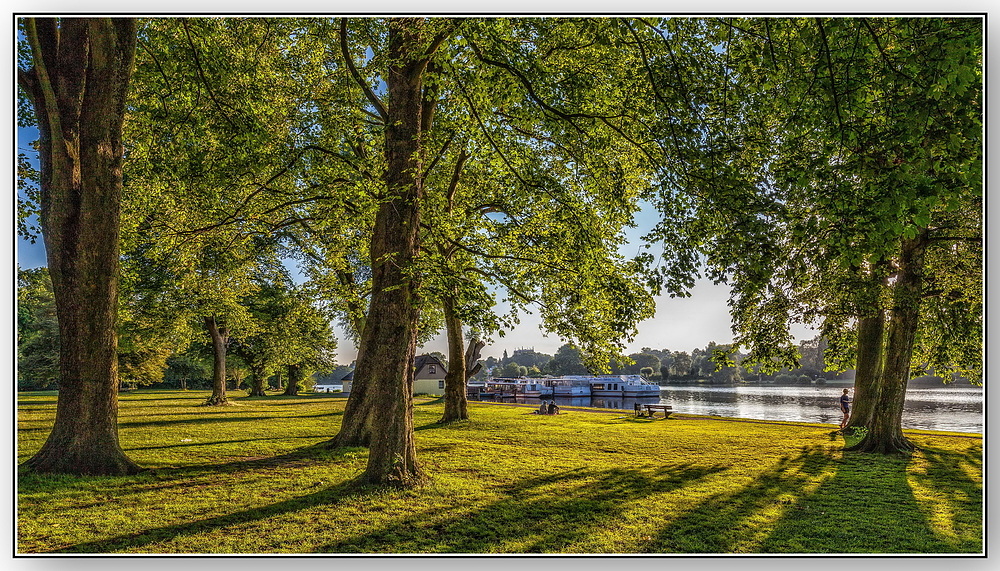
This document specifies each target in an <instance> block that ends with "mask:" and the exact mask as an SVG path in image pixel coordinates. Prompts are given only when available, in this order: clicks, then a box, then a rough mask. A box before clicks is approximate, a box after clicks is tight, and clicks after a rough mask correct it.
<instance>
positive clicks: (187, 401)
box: [18, 390, 982, 553]
mask: <svg viewBox="0 0 1000 571" xmlns="http://www.w3.org/2000/svg"><path fill="white" fill-rule="evenodd" d="M206 397H207V393H204V392H196V391H184V392H181V391H160V392H157V391H142V390H140V391H136V392H133V393H127V394H123V395H121V443H122V446H123V448H124V449H125V450H126V452H127V453H128V454H129V456H130V457H132V458H133V459H134V460H135V461H137V462H138V463H139V464H141V465H143V466H145V467H148V468H151V469H150V470H148V471H146V472H144V473H142V474H139V475H137V476H133V477H125V478H75V477H65V476H62V477H51V476H33V475H22V476H21V477H20V478H19V482H18V549H19V552H21V553H45V552H52V551H66V552H89V553H104V552H110V553H114V552H136V553H295V552H302V553H327V552H329V553H979V552H981V551H982V539H981V535H982V505H981V504H982V500H981V498H982V462H981V455H982V441H981V439H980V438H969V437H967V436H966V437H959V436H948V435H938V434H934V433H927V432H921V433H919V434H914V435H913V439H914V441H915V442H916V443H917V444H918V446H920V447H921V449H920V451H918V453H917V454H915V455H914V457H913V458H911V459H901V458H883V457H879V456H873V455H861V454H850V453H848V454H845V453H844V452H843V450H842V447H843V438H841V437H837V438H835V439H831V438H830V433H831V429H832V426H830V425H810V424H795V423H773V424H769V423H760V422H742V421H732V420H723V419H709V418H705V417H695V416H687V415H683V414H678V415H675V418H670V419H668V420H656V421H648V420H645V421H638V420H636V419H634V418H633V417H631V416H630V415H628V414H620V413H592V412H582V411H567V412H566V413H565V414H560V415H558V416H552V417H550V416H539V415H533V414H531V409H530V408H522V407H511V406H496V405H489V404H482V403H472V404H470V416H471V419H470V420H469V421H463V422H458V423H452V424H447V425H439V424H437V421H438V420H439V419H440V418H441V415H442V412H443V405H442V403H441V402H440V401H439V400H438V401H436V402H435V401H434V400H432V399H420V400H418V402H417V406H415V407H414V425H415V426H416V428H417V430H416V440H417V447H418V457H419V459H420V462H421V465H422V467H423V469H424V470H425V471H426V472H427V473H428V475H429V476H430V479H429V481H428V483H427V484H426V485H425V486H423V487H421V488H417V489H414V490H402V491H401V490H382V489H375V488H358V487H356V486H354V485H352V479H353V478H354V477H356V476H357V475H358V474H360V473H361V472H362V471H363V469H364V467H365V463H366V461H367V450H366V449H364V448H348V449H340V450H331V449H328V448H327V447H326V446H325V445H324V443H325V442H326V441H327V440H329V439H330V438H331V437H332V436H333V435H334V434H336V432H337V429H338V426H339V424H340V418H341V414H342V411H343V407H344V403H345V402H346V399H344V398H343V397H338V396H319V395H303V396H302V397H268V398H257V399H245V398H238V399H237V402H238V403H239V404H240V406H237V407H226V408H218V409H213V408H210V407H199V406H198V405H199V404H201V402H203V401H204V399H205V398H206ZM20 405H21V407H20V409H19V416H18V423H19V435H18V445H19V449H18V457H19V459H20V460H21V461H23V460H25V459H26V458H28V457H30V455H31V454H32V453H34V451H35V450H37V449H38V447H39V446H41V443H42V442H43V441H44V438H45V436H46V434H47V430H48V427H50V426H51V421H52V417H53V414H54V409H55V399H54V396H53V395H23V396H22V397H21V399H20ZM125 507H127V509H123V508H125Z"/></svg>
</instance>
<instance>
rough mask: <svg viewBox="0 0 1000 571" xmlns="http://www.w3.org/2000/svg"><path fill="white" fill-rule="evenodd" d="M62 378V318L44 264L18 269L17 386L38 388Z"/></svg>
mask: <svg viewBox="0 0 1000 571" xmlns="http://www.w3.org/2000/svg"><path fill="white" fill-rule="evenodd" d="M58 381H59V322H58V321H57V320H56V303H55V298H54V297H53V294H52V282H51V280H50V279H49V272H48V270H46V269H45V268H34V269H29V270H24V269H21V268H20V267H19V268H18V269H17V388H18V390H37V389H43V388H46V387H49V386H52V385H55V384H56V383H57V382H58Z"/></svg>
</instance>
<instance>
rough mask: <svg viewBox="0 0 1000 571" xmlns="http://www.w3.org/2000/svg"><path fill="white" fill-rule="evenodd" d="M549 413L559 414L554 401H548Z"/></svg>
mask: <svg viewBox="0 0 1000 571" xmlns="http://www.w3.org/2000/svg"><path fill="white" fill-rule="evenodd" d="M549 414H559V407H557V406H556V401H552V402H550V403H549Z"/></svg>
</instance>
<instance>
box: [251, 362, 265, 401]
mask: <svg viewBox="0 0 1000 571" xmlns="http://www.w3.org/2000/svg"><path fill="white" fill-rule="evenodd" d="M266 375H267V373H266V372H265V371H264V369H263V368H262V367H250V391H249V392H248V393H247V396H251V397H266V396H267V393H265V392H264V383H265V382H266V381H267V379H266V378H265V376H266Z"/></svg>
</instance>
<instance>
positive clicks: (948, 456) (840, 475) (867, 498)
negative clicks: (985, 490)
mask: <svg viewBox="0 0 1000 571" xmlns="http://www.w3.org/2000/svg"><path fill="white" fill-rule="evenodd" d="M922 453H923V454H924V455H925V457H926V458H928V460H929V462H930V463H931V468H930V470H928V472H927V474H926V475H921V474H920V473H919V472H916V473H915V472H914V471H912V470H908V468H909V467H910V465H911V464H912V460H911V459H906V458H886V457H873V456H872V455H869V454H860V453H859V454H846V455H845V456H844V459H843V461H841V462H840V463H838V467H837V470H836V473H835V474H834V475H833V477H832V478H830V479H829V480H827V481H825V482H824V483H823V484H822V485H821V486H819V488H817V489H816V490H815V491H814V492H812V493H811V494H809V495H808V496H807V497H805V498H804V501H803V506H802V507H803V509H800V510H794V511H791V512H789V513H788V514H787V516H786V517H784V518H783V519H782V520H781V522H780V523H779V525H777V526H776V527H775V529H774V530H773V532H772V533H771V534H770V536H768V537H767V539H766V540H765V541H763V542H762V544H761V549H762V551H765V552H789V551H795V552H804V553H816V552H822V553H831V552H837V553H921V554H924V553H926V554H931V553H956V552H963V553H975V552H979V551H980V550H981V549H982V544H981V541H980V537H981V531H982V512H981V504H980V502H979V500H980V498H981V495H980V494H981V489H979V494H975V493H974V495H973V497H971V498H964V500H965V501H949V502H947V503H948V506H947V510H948V511H951V512H952V513H953V517H952V521H954V522H959V525H958V526H956V528H955V532H956V533H954V534H952V535H951V536H948V535H943V534H941V533H939V532H938V531H936V529H935V525H932V523H931V522H930V521H929V516H930V515H931V514H930V512H931V511H932V510H930V509H928V507H927V506H922V505H921V502H920V500H918V499H917V497H916V496H915V495H914V493H913V489H912V487H911V484H910V482H909V481H908V477H910V476H915V477H916V478H917V479H918V480H919V479H923V480H925V482H926V484H927V485H929V486H930V487H932V488H941V489H945V490H949V489H951V490H956V489H964V490H968V489H970V487H969V486H966V485H964V484H966V483H971V480H970V479H969V478H968V476H967V475H966V474H964V473H963V472H964V471H963V470H962V469H961V467H960V463H961V462H963V461H966V460H967V459H968V458H967V457H966V456H965V455H963V454H955V453H952V452H945V451H934V450H931V449H928V448H925V447H922ZM963 481H964V482H963ZM971 488H972V489H977V488H979V487H978V486H977V485H972V486H971ZM937 495H938V494H937V490H935V496H937ZM845 504H846V506H845ZM845 507H846V508H847V509H844V508H845ZM938 507H940V506H938ZM802 528H806V529H813V530H815V536H814V537H810V538H804V537H802V535H801V531H800V530H801V529H802Z"/></svg>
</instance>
